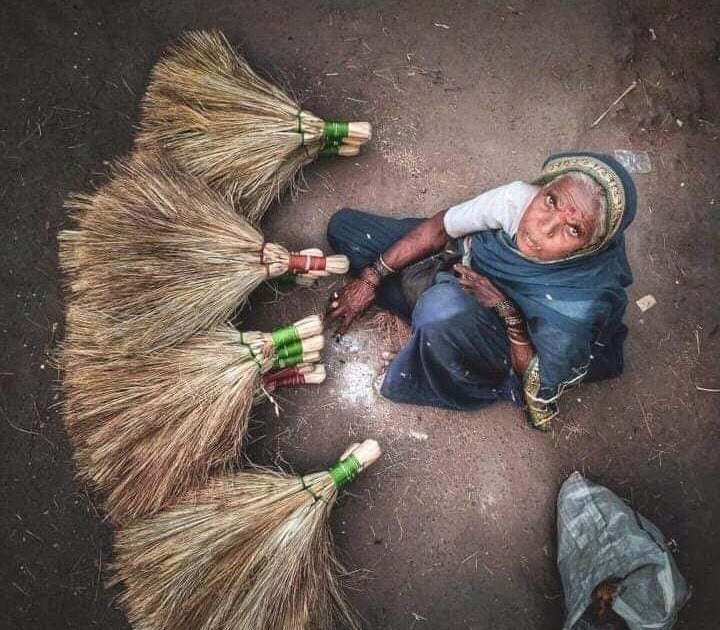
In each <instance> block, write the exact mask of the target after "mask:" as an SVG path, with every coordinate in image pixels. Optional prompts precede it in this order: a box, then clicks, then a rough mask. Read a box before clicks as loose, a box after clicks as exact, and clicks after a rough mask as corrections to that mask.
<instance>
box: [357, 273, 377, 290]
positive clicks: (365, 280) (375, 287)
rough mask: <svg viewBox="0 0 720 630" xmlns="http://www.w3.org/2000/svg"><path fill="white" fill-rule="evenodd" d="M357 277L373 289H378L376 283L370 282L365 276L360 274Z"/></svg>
mask: <svg viewBox="0 0 720 630" xmlns="http://www.w3.org/2000/svg"><path fill="white" fill-rule="evenodd" d="M358 279H359V280H361V281H362V282H364V283H365V284H367V285H368V286H369V287H370V288H371V289H372V290H373V291H377V290H378V285H377V284H375V283H374V282H370V280H368V279H367V278H365V277H363V276H360V277H359V278H358Z"/></svg>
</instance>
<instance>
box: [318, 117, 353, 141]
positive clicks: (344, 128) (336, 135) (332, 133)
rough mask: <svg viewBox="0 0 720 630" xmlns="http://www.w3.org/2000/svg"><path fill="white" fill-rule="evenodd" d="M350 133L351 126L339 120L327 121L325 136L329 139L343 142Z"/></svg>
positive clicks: (324, 129) (324, 130)
mask: <svg viewBox="0 0 720 630" xmlns="http://www.w3.org/2000/svg"><path fill="white" fill-rule="evenodd" d="M349 133H350V125H349V124H348V123H346V122H343V121H339V120H326V121H325V126H324V128H323V135H324V136H325V138H327V139H333V140H342V139H343V138H347V137H348V134H349Z"/></svg>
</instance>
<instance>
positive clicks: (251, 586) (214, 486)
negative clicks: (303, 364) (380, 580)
mask: <svg viewBox="0 0 720 630" xmlns="http://www.w3.org/2000/svg"><path fill="white" fill-rule="evenodd" d="M379 455H380V448H379V446H378V444H377V442H375V441H374V440H366V441H365V442H363V443H362V444H354V445H352V446H351V447H350V448H349V449H348V450H347V451H346V452H345V453H344V454H343V456H342V457H341V459H340V460H339V461H338V462H336V463H335V464H333V465H332V466H331V467H330V469H329V470H328V471H327V472H320V473H315V474H310V475H305V476H304V477H297V476H293V475H286V474H281V473H278V472H271V471H261V470H258V471H245V472H237V473H235V474H234V475H231V476H225V477H220V478H215V479H213V480H212V481H211V482H210V483H209V484H208V485H207V486H206V487H204V488H203V489H202V490H200V491H198V492H196V493H191V494H190V495H188V496H187V497H186V498H185V499H184V500H183V501H181V502H179V503H178V504H176V505H174V506H172V507H170V508H169V509H168V510H166V511H164V512H161V513H159V514H157V515H156V516H154V517H153V518H150V519H146V520H143V521H141V522H139V523H136V524H133V525H132V526H131V527H128V528H127V529H123V530H120V531H119V532H118V534H117V537H116V540H115V551H116V558H117V560H116V564H115V574H114V576H115V580H114V582H115V583H119V582H123V583H124V585H125V589H126V590H125V592H124V593H123V594H122V595H121V598H120V599H121V602H122V604H123V605H124V607H125V608H126V610H127V612H128V617H129V619H130V622H131V624H132V625H133V626H134V627H135V628H138V629H140V628H142V630H161V629H162V630H180V629H183V630H185V629H187V628H193V629H196V630H221V629H222V630H225V629H227V628H232V629H233V630H270V629H272V630H305V629H307V630H310V629H312V630H331V629H334V628H336V627H337V625H339V624H340V623H342V622H345V623H346V624H347V625H348V626H350V627H352V628H358V627H359V624H358V622H357V620H356V617H355V615H354V613H353V612H352V610H351V608H350V606H349V604H348V602H347V601H346V600H345V598H344V596H343V594H342V592H341V590H340V584H339V582H340V579H339V578H340V576H341V575H342V572H343V570H342V567H341V566H340V563H339V561H338V560H337V559H336V556H335V553H334V550H333V544H332V538H331V532H330V528H329V526H328V516H329V510H330V508H331V507H332V506H333V504H334V502H335V499H336V498H337V494H338V491H339V490H340V489H341V488H343V487H344V486H345V485H346V484H348V483H349V482H350V481H352V480H353V479H354V478H355V477H356V476H357V474H358V473H359V472H360V471H361V470H364V469H365V468H366V467H367V466H369V465H370V464H372V463H373V462H374V461H375V460H376V459H377V458H378V457H379ZM336 622H337V625H336Z"/></svg>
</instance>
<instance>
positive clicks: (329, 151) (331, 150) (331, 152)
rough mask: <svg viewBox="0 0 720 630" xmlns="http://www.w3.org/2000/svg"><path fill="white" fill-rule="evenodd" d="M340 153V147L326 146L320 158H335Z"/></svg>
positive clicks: (321, 151) (334, 145)
mask: <svg viewBox="0 0 720 630" xmlns="http://www.w3.org/2000/svg"><path fill="white" fill-rule="evenodd" d="M339 153H340V151H339V149H338V145H336V144H330V145H328V144H326V145H325V146H324V147H323V148H322V149H321V150H320V157H334V156H336V155H338V154H339Z"/></svg>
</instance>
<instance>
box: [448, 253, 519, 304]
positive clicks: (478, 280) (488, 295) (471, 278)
mask: <svg viewBox="0 0 720 630" xmlns="http://www.w3.org/2000/svg"><path fill="white" fill-rule="evenodd" d="M453 271H454V272H455V274H456V275H457V278H458V283H459V284H460V286H461V287H462V288H463V289H465V290H466V291H467V292H468V293H469V294H470V295H472V296H474V297H475V299H476V300H477V301H478V302H480V304H482V305H483V306H485V307H487V308H492V307H493V306H495V305H496V304H498V303H499V302H502V301H503V300H505V299H507V298H506V296H505V294H504V293H503V292H502V291H500V289H498V288H497V287H496V286H495V285H494V284H493V283H492V282H490V280H488V279H487V278H486V277H485V276H483V275H482V274H479V273H478V272H477V271H473V270H472V269H470V267H466V266H465V265H463V264H460V263H458V264H456V265H453Z"/></svg>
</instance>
